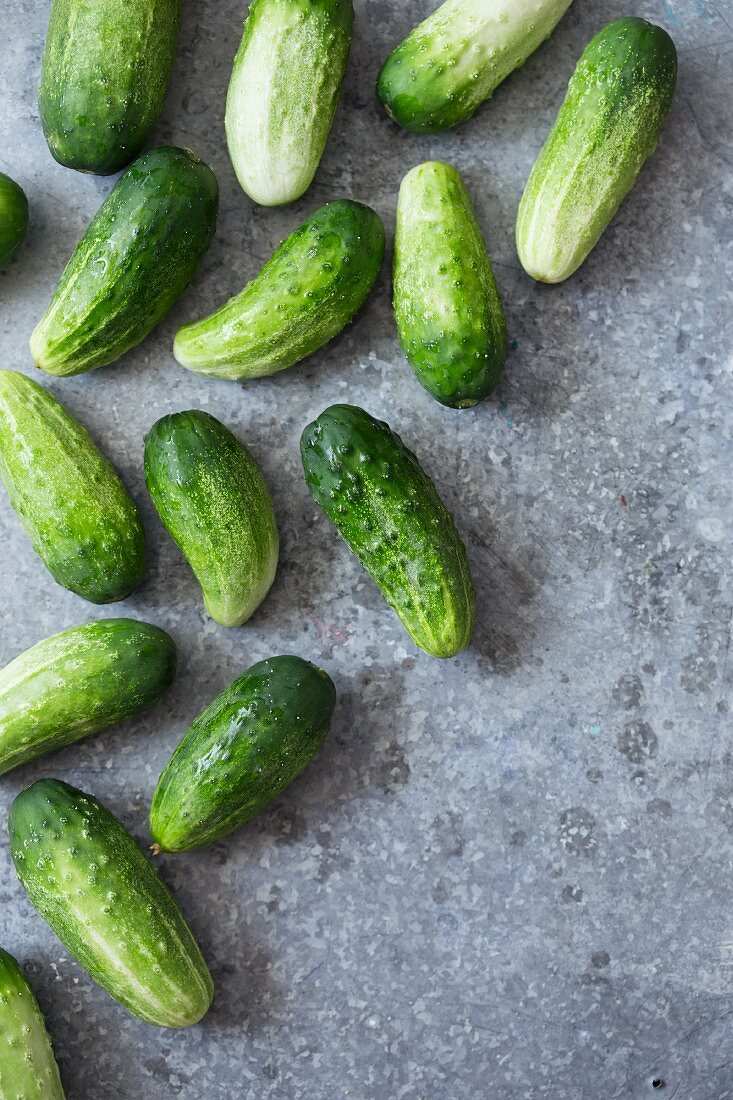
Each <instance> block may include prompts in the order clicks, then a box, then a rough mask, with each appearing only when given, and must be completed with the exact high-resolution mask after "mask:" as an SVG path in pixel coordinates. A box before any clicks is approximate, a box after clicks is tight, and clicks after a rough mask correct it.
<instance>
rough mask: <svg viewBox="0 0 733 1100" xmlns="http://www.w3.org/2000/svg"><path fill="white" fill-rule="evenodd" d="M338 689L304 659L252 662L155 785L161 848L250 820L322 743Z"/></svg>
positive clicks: (205, 838)
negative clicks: (253, 663)
mask: <svg viewBox="0 0 733 1100" xmlns="http://www.w3.org/2000/svg"><path fill="white" fill-rule="evenodd" d="M335 703H336V690H335V688H334V686H333V684H332V682H331V679H330V677H329V676H328V675H327V674H326V673H325V672H324V671H323V670H322V669H320V668H316V666H315V665H312V664H310V663H309V662H308V661H304V660H302V658H300V657H272V658H270V660H268V661H260V662H259V663H258V664H256V665H252V667H251V668H250V669H248V670H247V672H245V673H244V675H243V676H240V677H239V679H238V680H235V681H234V683H233V684H230V686H229V687H228V688H227V689H226V691H223V692H222V694H221V695H219V697H218V698H217V699H215V700H214V701H213V703H211V704H210V705H209V706H208V707H207V708H206V710H205V711H204V712H203V713H202V714H200V715H199V717H198V718H197V719H196V720H195V721H194V722H193V724H192V725H191V726H190V727H189V729H188V730H187V732H186V734H185V735H184V737H183V740H182V741H181V743H180V745H179V746H178V748H177V749H176V751H175V752H174V753H173V756H172V757H171V759H170V761H169V762H168V764H167V765H166V767H165V769H164V771H163V774H162V775H161V777H160V779H159V780H158V785H157V787H156V788H155V794H154V795H153V802H152V806H151V808H150V831H151V834H152V836H153V839H154V841H155V848H156V849H165V850H166V851H173V852H183V851H189V850H190V849H192V848H202V847H203V846H204V845H206V844H212V843H213V842H214V841H215V840H219V838H220V837H223V836H226V835H227V833H231V832H232V831H233V830H234V829H236V828H238V827H239V826H240V825H243V824H244V823H245V821H249V820H250V818H252V817H254V816H255V814H257V813H259V812H260V810H261V809H263V807H265V806H267V805H268V803H270V802H272V800H273V799H274V798H276V797H277V796H278V795H279V794H280V792H281V791H283V790H285V788H286V787H287V786H288V785H289V784H290V783H292V781H293V780H294V779H295V777H296V776H297V775H299V774H300V772H302V770H303V768H304V767H305V766H306V764H307V763H308V762H309V761H310V760H311V758H312V757H313V756H314V755H315V753H316V752H317V750H318V749H319V748H320V746H321V743H322V742H323V739H324V738H325V736H326V734H327V733H328V729H329V726H330V724H331V715H332V714H333V708H334V706H335Z"/></svg>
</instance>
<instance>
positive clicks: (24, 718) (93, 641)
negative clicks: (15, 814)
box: [0, 619, 176, 774]
mask: <svg viewBox="0 0 733 1100" xmlns="http://www.w3.org/2000/svg"><path fill="white" fill-rule="evenodd" d="M175 672H176V647H175V645H174V643H173V639H172V638H170V637H169V636H168V634H166V633H165V631H164V630H159V629H158V627H157V626H151V625H150V624H149V623H140V622H136V621H135V620H134V619H102V620H101V621H100V622H95V623H85V624H84V626H75V627H72V628H71V629H70V630H63V631H62V632H61V633H60V634H54V635H53V636H52V637H51V638H46V639H44V641H42V642H38V644H37V645H34V646H32V647H31V648H30V649H27V650H26V651H25V653H21V654H20V656H19V657H16V658H15V660H14V661H11V662H10V664H9V665H6V666H5V668H3V669H2V670H0V774H2V773H3V772H7V771H10V769H11V768H15V767H17V766H18V765H19V764H25V763H26V761H27V760H33V759H34V758H35V757H37V756H42V755H43V753H46V752H51V751H52V750H53V749H58V748H60V747H61V746H62V745H70V744H71V743H72V742H73V741H79V740H80V739H81V738H82V737H87V736H88V735H89V734H91V733H98V732H99V730H103V729H106V728H107V727H108V726H112V725H114V723H115V722H120V721H122V720H123V719H124V718H131V717H133V715H135V714H140V713H141V712H142V711H144V710H147V708H148V707H151V706H152V705H153V703H154V702H155V701H156V700H157V699H159V698H160V696H161V695H162V694H163V692H164V691H165V690H166V688H168V687H170V685H171V684H172V683H173V677H174V676H175Z"/></svg>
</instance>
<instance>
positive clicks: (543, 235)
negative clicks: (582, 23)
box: [516, 18, 677, 283]
mask: <svg viewBox="0 0 733 1100" xmlns="http://www.w3.org/2000/svg"><path fill="white" fill-rule="evenodd" d="M676 79H677V51H676V50H675V47H674V43H673V42H672V39H671V38H670V37H669V35H668V34H667V32H666V31H664V30H662V28H661V27H656V26H654V25H653V24H652V23H647V22H645V21H644V20H643V19H635V18H630V19H616V20H614V21H613V22H612V23H608V24H607V25H606V26H605V27H604V28H603V29H602V30H601V31H599V32H598V34H597V35H596V36H595V38H592V39H591V41H590V42H589V44H588V45H587V46H586V48H585V50H584V51H583V54H582V56H581V58H580V60H579V61H578V64H577V66H576V69H575V72H574V74H573V77H572V79H571V81H570V84H569V86H568V91H567V95H566V97H565V102H564V103H563V105H562V107H561V108H560V113H559V114H558V116H557V121H556V122H555V125H554V126H553V128H552V130H551V131H550V134H549V136H548V138H547V141H546V142H545V144H544V147H543V149H542V152H541V153H540V155H539V157H538V158H537V160H536V162H535V165H534V168H533V169H532V172H531V174H530V177H529V179H528V181H527V186H526V187H525V189H524V194H523V195H522V201H521V203H520V206H519V213H518V216H517V229H516V236H517V251H518V253H519V259H520V260H521V262H522V266H523V267H524V269H525V271H526V272H527V274H528V275H531V276H532V278H534V279H538V280H539V281H540V282H543V283H560V282H562V281H563V280H564V279H567V278H569V276H570V275H572V274H573V272H575V271H577V269H578V268H579V267H580V265H581V264H582V263H583V261H584V260H585V259H586V257H587V256H588V254H589V253H590V252H591V251H592V249H593V248H595V246H596V244H597V243H598V241H599V239H600V237H601V235H602V233H603V231H604V230H605V228H606V226H607V225H608V224H609V222H610V221H611V219H612V218H613V216H614V214H615V213H616V211H617V210H618V208H619V206H620V205H621V203H622V202H623V200H624V198H625V196H626V195H627V194H628V192H629V191H630V190H631V188H632V187H633V186H634V183H635V182H636V178H637V176H638V174H639V172H640V170H641V168H642V165H643V164H644V161H645V160H646V158H647V157H648V156H649V155H650V153H652V152H653V151H654V149H655V147H656V144H657V141H658V139H659V132H660V128H661V125H662V121H663V119H664V116H665V115H666V113H667V111H668V110H669V106H670V104H671V102H672V95H673V92H674V87H675V83H676Z"/></svg>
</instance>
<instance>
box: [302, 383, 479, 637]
mask: <svg viewBox="0 0 733 1100" xmlns="http://www.w3.org/2000/svg"><path fill="white" fill-rule="evenodd" d="M300 450H301V455H302V458H303V469H304V471H305V479H306V482H307V483H308V488H309V489H310V491H311V493H312V494H313V497H314V499H315V500H316V501H317V502H318V504H320V506H321V508H323V511H324V512H325V513H326V515H327V516H328V518H329V519H330V520H331V522H332V523H333V524H334V526H335V527H336V529H337V531H338V532H339V534H340V535H341V536H342V537H343V538H344V539H345V540H346V542H347V543H348V544H349V546H350V547H351V549H352V550H353V552H354V554H356V556H357V558H358V559H359V561H360V562H361V564H362V565H363V566H364V568H365V569H366V570H367V572H368V573H369V574H371V576H372V577H373V578H374V580H375V581H376V582H377V584H378V585H379V587H380V589H381V591H382V595H383V596H384V598H385V599H386V600H387V602H388V603H389V604H391V606H392V607H393V608H394V610H395V611H396V612H397V614H398V615H399V617H400V619H401V621H402V625H403V626H404V628H405V630H406V631H407V632H408V634H409V635H410V637H411V638H412V640H413V641H414V642H415V644H416V645H418V646H420V648H421V649H424V650H425V652H426V653H429V654H431V655H432V656H433V657H453V656H454V655H455V654H456V653H458V652H459V651H460V650H462V649H464V648H465V647H466V646H467V645H468V643H469V641H470V638H471V633H472V630H473V618H474V591H473V583H472V581H471V573H470V571H469V567H468V561H467V558H466V548H465V546H464V545H463V543H462V542H461V538H460V535H459V534H458V532H457V530H456V526H455V524H454V522H453V519H452V518H451V515H450V513H449V512H448V511H447V509H446V507H445V505H444V504H443V502H442V501H441V499H440V497H439V496H438V494H437V492H436V489H435V486H434V485H433V483H432V481H431V480H430V478H429V477H428V476H427V474H426V473H425V471H424V470H423V469H422V467H421V466H420V463H419V462H418V460H417V458H416V457H415V455H414V454H413V453H412V451H409V450H408V449H407V447H406V446H405V445H404V443H403V442H402V440H401V439H400V437H399V436H398V435H397V434H396V433H395V432H393V431H392V430H391V428H390V427H389V425H388V424H385V423H383V422H382V421H381V420H375V418H374V417H373V416H370V415H369V413H367V412H364V410H363V409H359V408H356V407H355V406H353V405H332V406H331V407H330V408H328V409H326V410H325V412H322V413H321V415H320V416H319V417H318V418H317V419H316V420H314V421H313V423H312V424H309V425H308V426H307V427H306V429H305V431H304V432H303V436H302V439H301V441H300Z"/></svg>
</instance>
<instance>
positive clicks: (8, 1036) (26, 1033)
mask: <svg viewBox="0 0 733 1100" xmlns="http://www.w3.org/2000/svg"><path fill="white" fill-rule="evenodd" d="M0 1100H65V1098H64V1090H63V1088H62V1087H61V1078H60V1077H59V1067H58V1066H57V1065H56V1059H55V1058H54V1056H53V1049H52V1047H51V1040H50V1039H49V1037H48V1032H47V1031H46V1023H45V1020H44V1019H43V1015H42V1013H41V1010H40V1008H39V1007H38V1001H37V1000H36V998H35V996H34V994H33V990H32V989H31V987H30V985H29V984H28V982H27V980H26V977H25V975H24V974H23V971H22V970H21V969H20V967H19V966H18V964H17V962H16V961H15V959H14V958H13V956H12V955H8V953H7V951H2V950H0Z"/></svg>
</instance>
